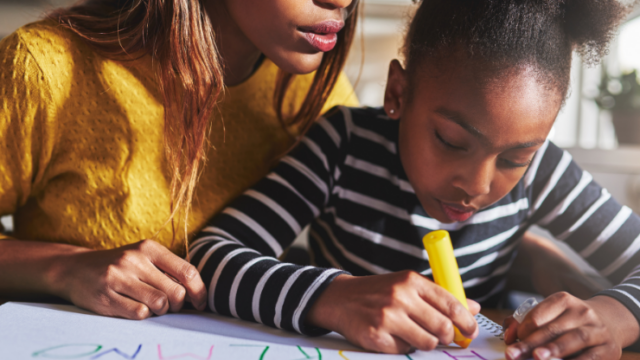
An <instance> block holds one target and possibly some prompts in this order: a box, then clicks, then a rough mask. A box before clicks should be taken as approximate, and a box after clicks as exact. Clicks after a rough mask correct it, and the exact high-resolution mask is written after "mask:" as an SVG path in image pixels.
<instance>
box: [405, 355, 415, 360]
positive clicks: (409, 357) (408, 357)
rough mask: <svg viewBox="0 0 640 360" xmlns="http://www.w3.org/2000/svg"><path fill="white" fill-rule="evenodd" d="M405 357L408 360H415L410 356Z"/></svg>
mask: <svg viewBox="0 0 640 360" xmlns="http://www.w3.org/2000/svg"><path fill="white" fill-rule="evenodd" d="M405 356H406V357H407V359H409V360H413V359H412V358H411V356H409V355H405Z"/></svg>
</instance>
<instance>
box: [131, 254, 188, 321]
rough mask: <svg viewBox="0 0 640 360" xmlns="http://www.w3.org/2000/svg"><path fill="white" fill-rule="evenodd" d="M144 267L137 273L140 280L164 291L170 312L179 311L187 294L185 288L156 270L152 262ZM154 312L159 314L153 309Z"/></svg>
mask: <svg viewBox="0 0 640 360" xmlns="http://www.w3.org/2000/svg"><path fill="white" fill-rule="evenodd" d="M146 267H147V269H146V270H144V271H143V272H142V273H141V274H138V277H139V279H140V281H142V282H144V283H146V284H149V285H151V286H152V287H154V288H156V289H158V290H159V291H161V292H162V293H164V294H165V296H166V298H167V300H168V302H169V310H171V311H172V312H178V311H180V309H182V306H183V305H184V301H185V297H186V295H187V294H186V290H185V288H184V287H183V286H182V285H181V284H179V283H177V282H176V281H174V280H172V279H170V278H169V277H168V276H167V275H165V274H164V273H162V272H161V271H160V270H158V268H156V267H155V266H153V264H149V265H148V266H146ZM165 312H166V311H165ZM154 313H155V314H156V315H159V314H158V313H156V312H155V311H154Z"/></svg>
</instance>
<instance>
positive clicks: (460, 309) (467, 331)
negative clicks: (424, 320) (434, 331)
mask: <svg viewBox="0 0 640 360" xmlns="http://www.w3.org/2000/svg"><path fill="white" fill-rule="evenodd" d="M425 281H429V280H426V279H425ZM429 285H433V286H428V287H427V288H426V289H423V290H422V291H420V290H418V293H419V294H420V296H421V297H422V299H423V300H424V301H426V302H427V303H428V304H430V305H431V306H433V307H434V308H435V309H436V310H438V311H439V312H440V313H441V314H442V315H444V316H445V317H447V318H448V319H451V321H452V322H453V325H455V327H457V328H458V330H460V332H461V333H462V335H464V336H467V337H470V338H474V337H475V336H476V335H477V332H478V323H477V322H476V319H475V318H474V317H473V315H471V312H469V310H467V309H466V308H465V307H464V306H463V305H462V304H461V303H460V301H458V299H456V298H455V297H454V296H453V295H451V293H449V292H448V291H447V290H445V289H443V288H442V287H440V286H437V285H435V284H433V283H431V282H430V281H429Z"/></svg>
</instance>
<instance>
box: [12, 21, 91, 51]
mask: <svg viewBox="0 0 640 360" xmlns="http://www.w3.org/2000/svg"><path fill="white" fill-rule="evenodd" d="M2 50H14V51H16V52H28V53H29V54H30V55H31V56H33V57H34V58H36V60H43V59H45V58H48V59H51V60H54V59H55V60H58V59H68V60H69V61H71V60H72V58H73V56H72V55H73V54H76V53H83V52H84V53H86V52H93V51H92V50H91V49H89V48H88V47H87V46H86V45H85V44H84V43H83V42H82V40H81V39H80V38H79V37H78V36H77V35H76V34H75V33H73V32H72V31H71V30H69V29H67V28H65V27H63V26H61V25H59V24H58V23H56V22H55V21H53V20H40V21H37V22H34V23H30V24H27V25H25V26H23V27H21V28H19V29H18V30H16V31H15V32H14V33H13V34H11V35H9V36H8V37H7V38H6V39H4V40H3V42H2Z"/></svg>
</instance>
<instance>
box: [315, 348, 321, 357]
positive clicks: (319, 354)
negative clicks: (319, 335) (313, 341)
mask: <svg viewBox="0 0 640 360" xmlns="http://www.w3.org/2000/svg"><path fill="white" fill-rule="evenodd" d="M316 351H317V352H318V360H322V353H321V352H320V349H318V348H316Z"/></svg>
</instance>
